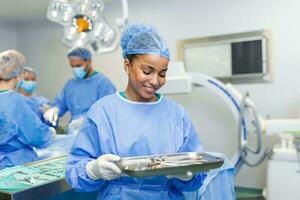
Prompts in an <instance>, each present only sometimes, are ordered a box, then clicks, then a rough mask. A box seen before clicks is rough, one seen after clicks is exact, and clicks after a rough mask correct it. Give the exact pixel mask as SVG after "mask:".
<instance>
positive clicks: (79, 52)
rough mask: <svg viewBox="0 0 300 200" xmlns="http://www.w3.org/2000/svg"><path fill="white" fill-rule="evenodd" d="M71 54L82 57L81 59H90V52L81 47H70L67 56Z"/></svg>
mask: <svg viewBox="0 0 300 200" xmlns="http://www.w3.org/2000/svg"><path fill="white" fill-rule="evenodd" d="M72 56H73V57H79V58H82V59H83V60H90V59H91V58H92V54H91V52H90V51H89V50H88V49H85V48H82V47H77V48H75V49H71V50H70V51H69V53H68V58H69V57H72Z"/></svg>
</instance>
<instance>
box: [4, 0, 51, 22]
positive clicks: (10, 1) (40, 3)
mask: <svg viewBox="0 0 300 200" xmlns="http://www.w3.org/2000/svg"><path fill="white" fill-rule="evenodd" d="M49 2H51V0H1V1H0V3H1V4H0V20H1V21H28V20H42V19H45V18H46V12H47V7H48V4H49Z"/></svg>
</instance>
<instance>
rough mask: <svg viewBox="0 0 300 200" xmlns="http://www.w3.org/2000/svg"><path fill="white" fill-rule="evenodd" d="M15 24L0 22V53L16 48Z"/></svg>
mask: <svg viewBox="0 0 300 200" xmlns="http://www.w3.org/2000/svg"><path fill="white" fill-rule="evenodd" d="M16 29H17V27H16V23H14V22H11V23H8V22H3V21H0V52H1V51H4V50H8V49H15V48H17V32H16Z"/></svg>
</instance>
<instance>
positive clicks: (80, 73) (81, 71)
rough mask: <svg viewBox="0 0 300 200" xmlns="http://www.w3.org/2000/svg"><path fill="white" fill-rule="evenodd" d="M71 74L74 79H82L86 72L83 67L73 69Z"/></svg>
mask: <svg viewBox="0 0 300 200" xmlns="http://www.w3.org/2000/svg"><path fill="white" fill-rule="evenodd" d="M73 73H74V75H75V77H76V79H83V78H84V77H85V76H86V74H87V72H86V71H85V70H84V67H83V66H81V67H74V68H73Z"/></svg>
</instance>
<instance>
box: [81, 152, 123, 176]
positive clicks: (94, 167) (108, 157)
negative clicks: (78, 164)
mask: <svg viewBox="0 0 300 200" xmlns="http://www.w3.org/2000/svg"><path fill="white" fill-rule="evenodd" d="M119 160H120V157H119V156H117V155H113V154H104V155H102V156H100V157H99V158H97V159H96V160H92V161H90V162H88V163H87V165H86V167H85V170H86V173H87V175H88V177H89V178H91V179H93V180H98V179H104V180H113V179H116V178H119V177H120V176H121V175H122V171H121V169H120V168H119V167H118V166H117V165H116V164H115V162H117V161H119Z"/></svg>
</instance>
